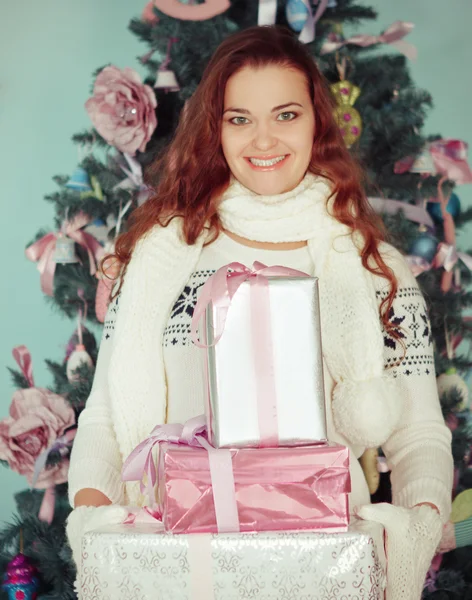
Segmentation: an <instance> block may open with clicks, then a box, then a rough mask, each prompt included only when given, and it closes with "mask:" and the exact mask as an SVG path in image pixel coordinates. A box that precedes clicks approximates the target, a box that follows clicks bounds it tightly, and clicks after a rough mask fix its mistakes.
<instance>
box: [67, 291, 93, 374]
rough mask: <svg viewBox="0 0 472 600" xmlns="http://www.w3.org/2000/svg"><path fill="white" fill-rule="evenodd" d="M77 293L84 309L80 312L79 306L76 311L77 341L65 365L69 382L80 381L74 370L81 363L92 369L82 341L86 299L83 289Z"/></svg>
mask: <svg viewBox="0 0 472 600" xmlns="http://www.w3.org/2000/svg"><path fill="white" fill-rule="evenodd" d="M77 295H78V296H79V298H80V299H81V300H82V301H83V303H84V310H83V312H82V308H79V310H78V311H77V335H78V341H79V343H78V344H77V345H76V347H75V350H74V351H73V352H72V353H71V355H70V356H69V358H68V360H67V365H66V374H67V379H68V381H69V382H70V383H73V382H77V381H80V375H79V374H78V373H77V372H76V371H77V369H78V368H79V367H81V366H82V365H87V366H88V367H89V368H90V369H93V361H92V359H91V358H90V355H89V354H88V352H87V350H86V349H85V346H84V342H83V321H85V319H86V318H87V301H86V300H85V297H84V293H83V290H80V289H79V290H77Z"/></svg>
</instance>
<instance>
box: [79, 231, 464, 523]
mask: <svg viewBox="0 0 472 600" xmlns="http://www.w3.org/2000/svg"><path fill="white" fill-rule="evenodd" d="M384 248H385V249H387V250H388V249H390V250H393V249H392V248H391V247H389V246H388V245H386V244H385V245H384ZM397 256H398V253H397V252H396V251H394V252H393V254H392V259H391V262H390V266H391V267H392V268H393V269H394V271H395V273H396V275H397V278H398V280H399V289H398V293H397V296H396V298H395V302H394V306H393V314H392V317H393V319H394V322H396V323H398V324H399V325H401V327H402V328H403V330H402V331H403V333H404V335H405V338H404V342H405V344H406V347H407V354H406V357H405V359H404V360H403V362H402V363H401V365H400V366H398V367H394V374H395V376H396V377H398V378H399V379H400V381H401V389H402V393H403V396H404V398H403V400H404V407H405V408H404V412H403V415H402V418H401V421H400V423H399V426H398V427H397V429H396V431H395V432H394V433H393V434H392V435H391V437H390V438H389V440H388V441H387V442H386V443H385V444H384V446H383V450H384V452H385V454H386V456H387V460H388V463H389V465H390V467H391V469H392V486H393V502H394V504H398V505H401V506H405V507H411V506H414V505H415V504H418V503H421V502H430V503H432V504H435V505H436V506H438V507H439V510H440V513H441V516H442V518H443V520H446V519H447V518H448V516H449V512H450V497H451V487H452V457H451V450H450V442H451V434H450V432H449V430H448V428H447V427H446V426H445V424H444V421H443V418H442V415H441V410H440V406H439V399H438V394H437V387H436V378H435V371H434V360H433V344H432V337H431V332H430V325H429V321H428V316H427V312H426V307H425V302H424V299H423V297H422V295H421V293H420V291H419V289H418V286H417V284H416V281H415V280H414V278H413V277H412V276H411V274H410V273H409V272H405V270H404V269H403V268H401V266H399V265H400V263H399V262H398V260H395V259H396V257H397ZM255 260H259V261H260V262H263V263H265V264H267V265H276V264H278V265H284V266H287V267H291V268H295V269H299V270H301V271H304V272H307V273H312V272H313V264H312V262H311V257H310V255H309V253H308V251H307V249H306V248H300V249H297V250H290V251H278V250H259V249H254V248H250V247H248V246H243V245H241V244H238V243H237V242H235V241H233V240H232V239H230V238H229V237H227V236H226V235H224V234H221V235H220V237H219V238H218V239H217V240H216V241H215V242H214V243H212V244H211V245H209V246H206V247H204V248H203V251H202V254H201V256H200V259H199V262H198V264H197V266H196V268H195V270H194V273H193V274H192V276H191V277H190V279H189V281H188V282H187V284H186V285H185V286H184V288H183V290H182V293H181V295H180V296H179V298H178V299H177V301H176V302H175V305H174V307H173V309H172V310H171V313H170V315H169V319H168V325H167V327H166V329H165V332H164V336H163V339H162V346H163V357H164V364H165V375H166V383H167V422H183V421H185V420H187V419H188V418H191V417H194V416H197V415H199V414H201V413H202V412H203V406H204V402H203V398H204V396H203V394H204V382H203V354H202V353H203V352H204V351H203V350H201V349H199V348H197V347H195V346H194V345H193V343H192V341H191V339H190V334H189V332H190V322H191V317H192V313H193V307H194V305H195V302H196V299H197V296H198V289H199V288H200V287H201V286H202V285H203V283H205V281H206V280H207V278H208V277H209V276H210V275H211V274H212V273H213V272H214V271H216V270H217V269H218V268H220V267H221V266H223V265H225V264H227V263H229V262H232V261H238V262H242V263H243V264H246V265H251V264H252V263H253V262H254V261H255ZM375 281H376V289H377V298H378V302H379V305H380V302H381V300H382V299H383V298H385V297H386V295H387V293H388V282H387V281H386V280H385V279H382V278H380V277H376V278H375ZM118 311H119V298H118V299H116V300H115V301H114V302H113V303H112V304H111V305H110V307H109V310H108V315H107V318H106V321H105V325H104V330H103V337H102V342H101V346H100V352H99V357H98V362H97V366H96V373H95V379H94V384H93V388H92V392H91V394H90V397H89V399H88V401H87V406H86V408H85V410H84V411H83V413H82V415H81V417H80V419H79V429H78V433H77V436H76V439H75V442H74V448H73V452H72V457H71V466H70V472H69V497H70V502H71V504H72V506H73V501H74V497H75V494H76V493H77V491H79V490H80V489H82V488H95V489H98V490H100V491H101V492H103V493H104V494H105V495H106V496H108V497H109V498H110V499H111V501H112V502H113V503H117V504H123V503H126V502H127V501H128V494H127V490H126V487H125V485H124V484H123V483H122V482H121V478H120V472H121V467H122V463H123V460H124V459H125V458H126V456H122V454H121V452H120V449H119V445H118V442H117V439H116V434H115V424H114V423H113V421H112V416H111V415H112V410H111V406H110V403H111V396H110V393H109V389H108V378H109V377H110V376H111V377H112V376H113V374H111V375H110V374H109V373H108V371H109V359H110V356H111V351H112V346H113V332H114V323H115V318H116V315H117V312H118ZM384 340H385V346H384V364H385V367H387V366H389V365H391V364H392V363H395V362H396V361H397V359H398V358H400V357H401V356H402V348H401V346H400V344H398V342H396V341H395V340H394V339H393V338H391V337H390V336H388V335H386V334H385V335H384ZM323 367H324V379H325V395H326V403H327V421H328V437H329V439H330V440H332V441H336V442H340V443H343V444H346V445H349V443H348V442H347V441H346V440H345V439H344V438H343V437H342V436H341V435H340V434H339V433H338V432H337V431H336V429H335V428H334V425H333V420H332V414H331V410H330V402H331V397H332V391H333V387H334V385H335V382H334V380H333V378H332V377H331V375H330V373H329V370H328V368H327V366H326V363H325V362H324V363H323ZM132 376H133V374H132V373H129V377H132ZM142 410H144V407H142V406H136V405H133V406H128V407H126V416H127V419H128V422H127V426H128V427H129V428H132V427H133V421H134V419H135V416H136V415H137V414H138V413H139V412H140V411H142ZM154 425H156V423H152V422H149V431H150V430H151V429H152V428H153V427H154ZM132 449H133V448H129V449H127V451H128V452H131V450H132ZM350 449H351V452H352V457H353V460H352V467H351V476H352V484H353V485H352V488H353V489H352V494H351V502H350V504H351V507H355V506H359V505H361V504H366V503H368V502H369V493H368V489H367V485H366V481H365V478H364V475H363V473H362V470H361V468H360V465H359V462H358V461H357V460H356V459H357V458H359V457H360V456H361V454H362V453H363V451H364V448H361V447H352V446H351V447H350ZM127 485H128V484H127Z"/></svg>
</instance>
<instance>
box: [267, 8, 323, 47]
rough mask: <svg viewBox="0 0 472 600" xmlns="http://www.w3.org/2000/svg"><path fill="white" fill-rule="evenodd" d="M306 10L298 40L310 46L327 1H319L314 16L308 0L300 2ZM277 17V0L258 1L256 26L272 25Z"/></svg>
mask: <svg viewBox="0 0 472 600" xmlns="http://www.w3.org/2000/svg"><path fill="white" fill-rule="evenodd" d="M302 2H303V4H304V5H305V8H306V10H307V19H306V21H305V25H304V26H303V29H302V31H301V32H300V35H299V36H298V39H299V40H300V42H303V43H304V44H310V43H311V42H312V41H313V40H314V39H315V25H316V23H318V21H319V20H320V19H321V17H322V16H323V13H324V11H325V10H326V8H327V6H328V3H329V0H319V3H318V6H317V8H316V12H315V14H313V10H312V7H311V3H310V0H302ZM276 17H277V0H259V9H258V14H257V24H258V25H259V26H261V25H274V24H275V21H276Z"/></svg>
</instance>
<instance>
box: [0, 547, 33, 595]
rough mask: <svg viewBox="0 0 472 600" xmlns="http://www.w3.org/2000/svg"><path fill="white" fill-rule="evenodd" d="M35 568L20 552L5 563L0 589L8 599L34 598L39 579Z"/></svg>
mask: <svg viewBox="0 0 472 600" xmlns="http://www.w3.org/2000/svg"><path fill="white" fill-rule="evenodd" d="M36 573H37V569H36V568H35V567H34V566H33V565H32V564H31V562H30V560H29V558H28V557H27V556H25V555H24V554H23V553H22V552H20V553H19V554H17V555H16V556H15V557H14V559H13V560H11V561H10V562H9V563H8V565H7V570H6V572H5V575H4V576H3V583H2V589H4V590H5V591H6V592H7V594H8V600H35V598H37V589H38V587H39V581H38V578H37V577H36Z"/></svg>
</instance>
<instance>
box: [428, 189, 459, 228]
mask: <svg viewBox="0 0 472 600" xmlns="http://www.w3.org/2000/svg"><path fill="white" fill-rule="evenodd" d="M426 210H427V211H428V212H429V214H430V215H431V216H432V218H433V220H434V221H435V222H436V223H442V221H443V216H442V209H441V202H439V201H437V202H428V203H427V205H426ZM446 210H447V212H448V213H449V214H450V215H452V218H453V219H456V218H457V217H458V216H459V215H460V212H461V201H460V200H459V197H458V196H457V194H455V193H454V192H453V193H452V194H451V195H450V197H449V200H448V202H447V206H446Z"/></svg>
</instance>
